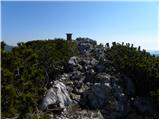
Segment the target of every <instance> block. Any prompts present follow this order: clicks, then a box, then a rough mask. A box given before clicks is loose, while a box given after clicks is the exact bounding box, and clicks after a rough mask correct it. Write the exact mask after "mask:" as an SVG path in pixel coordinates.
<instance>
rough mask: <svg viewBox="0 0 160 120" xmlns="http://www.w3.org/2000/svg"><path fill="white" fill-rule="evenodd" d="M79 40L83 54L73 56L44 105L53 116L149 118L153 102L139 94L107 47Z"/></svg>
mask: <svg viewBox="0 0 160 120" xmlns="http://www.w3.org/2000/svg"><path fill="white" fill-rule="evenodd" d="M77 44H78V47H79V51H80V55H79V56H73V57H71V58H70V60H69V61H68V65H67V72H66V73H64V74H62V75H60V76H59V78H58V79H57V80H54V81H53V82H51V83H50V84H51V85H52V87H51V88H50V89H49V90H48V92H47V94H46V95H45V97H44V98H43V100H42V103H41V105H40V109H41V110H48V111H52V113H53V115H52V118H75V119H76V118H80V119H81V118H110V119H111V118H149V114H148V113H149V112H151V110H152V109H151V106H150V104H149V103H148V101H147V100H146V99H144V98H142V97H138V96H135V87H134V84H133V82H132V80H131V79H130V78H128V77H127V76H125V75H122V74H121V73H119V72H118V71H117V70H116V69H115V68H114V67H113V65H112V61H109V60H107V59H106V57H105V54H104V52H105V50H106V49H107V48H105V47H103V45H97V44H96V42H95V41H93V40H90V39H85V40H84V39H83V40H81V39H79V40H77ZM57 109H58V111H59V113H58V114H56V113H55V111H56V110H57Z"/></svg>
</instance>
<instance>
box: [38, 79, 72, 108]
mask: <svg viewBox="0 0 160 120" xmlns="http://www.w3.org/2000/svg"><path fill="white" fill-rule="evenodd" d="M71 103H72V100H71V99H70V96H69V94H68V91H67V89H66V86H65V85H64V84H63V83H62V82H59V81H55V82H54V84H53V86H52V87H51V88H50V89H49V90H48V92H47V94H46V95H45V97H44V98H43V100H42V103H41V105H40V109H41V110H45V109H46V108H47V107H48V106H49V105H54V104H58V105H59V107H60V108H65V107H66V106H69V105H70V104H71Z"/></svg>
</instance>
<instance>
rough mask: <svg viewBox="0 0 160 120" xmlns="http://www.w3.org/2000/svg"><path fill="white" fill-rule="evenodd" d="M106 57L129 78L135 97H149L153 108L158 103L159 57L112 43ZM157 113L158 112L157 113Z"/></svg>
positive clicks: (128, 46) (127, 45)
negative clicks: (133, 86)
mask: <svg viewBox="0 0 160 120" xmlns="http://www.w3.org/2000/svg"><path fill="white" fill-rule="evenodd" d="M106 57H107V58H108V59H110V60H112V61H113V65H114V66H115V67H116V68H117V69H118V70H119V71H120V72H121V73H124V74H126V75H128V76H130V77H131V78H132V79H133V81H134V83H135V87H136V95H138V96H149V97H150V98H151V99H152V100H153V101H154V104H155V106H157V111H158V106H159V105H158V103H159V100H158V99H159V93H158V91H159V57H155V56H152V55H150V54H149V53H148V52H146V51H145V50H143V51H140V46H139V47H138V50H137V49H136V48H134V47H133V45H131V47H130V45H129V44H126V46H124V44H122V45H121V44H116V43H114V44H113V46H112V47H111V49H109V50H108V49H107V51H106ZM157 113H158V112H157Z"/></svg>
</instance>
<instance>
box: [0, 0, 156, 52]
mask: <svg viewBox="0 0 160 120" xmlns="http://www.w3.org/2000/svg"><path fill="white" fill-rule="evenodd" d="M1 7H2V9H1V10H2V40H4V41H5V42H6V43H7V44H9V45H16V44H17V42H22V41H23V42H26V41H29V40H36V39H48V38H51V39H52V38H65V33H66V32H71V33H73V39H76V38H77V37H89V38H92V39H94V40H97V42H98V43H103V44H105V43H107V42H109V43H111V42H113V41H117V42H129V43H133V44H134V45H135V46H139V45H140V46H141V47H142V48H144V49H147V50H157V49H158V2H156V1H154V2H144V1H143V2H111V1H103V2H102V1H101V2H98V1H97V2H95V1H94V2H82V1H81V2H69V1H63V2H62V1H60V2H56V1H48V2H44V1H41V2H40V1H39V2H38V1H36V2H33V1H28V2H25V1H18V2H13V1H12V2H11V1H6V2H2V5H1Z"/></svg>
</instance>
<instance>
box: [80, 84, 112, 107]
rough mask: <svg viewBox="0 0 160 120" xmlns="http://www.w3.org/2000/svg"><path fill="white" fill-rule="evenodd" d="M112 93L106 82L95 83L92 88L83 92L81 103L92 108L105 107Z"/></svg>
mask: <svg viewBox="0 0 160 120" xmlns="http://www.w3.org/2000/svg"><path fill="white" fill-rule="evenodd" d="M110 94H111V88H110V87H109V86H108V85H106V84H100V83H95V84H94V85H93V86H92V87H91V89H89V90H87V91H86V92H84V93H83V94H82V97H81V103H80V104H81V105H82V106H85V107H89V108H92V109H96V108H103V107H104V105H105V104H106V102H107V100H108V98H109V96H110Z"/></svg>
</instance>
